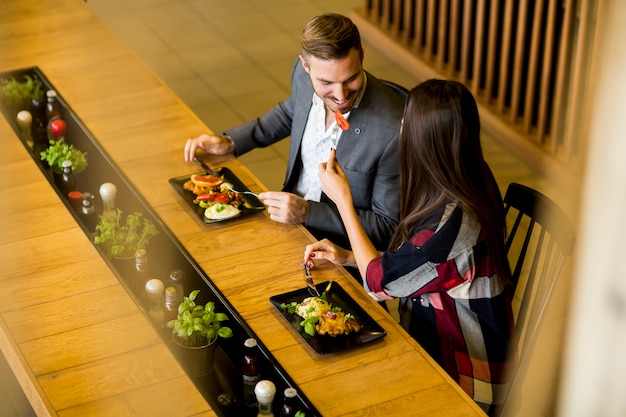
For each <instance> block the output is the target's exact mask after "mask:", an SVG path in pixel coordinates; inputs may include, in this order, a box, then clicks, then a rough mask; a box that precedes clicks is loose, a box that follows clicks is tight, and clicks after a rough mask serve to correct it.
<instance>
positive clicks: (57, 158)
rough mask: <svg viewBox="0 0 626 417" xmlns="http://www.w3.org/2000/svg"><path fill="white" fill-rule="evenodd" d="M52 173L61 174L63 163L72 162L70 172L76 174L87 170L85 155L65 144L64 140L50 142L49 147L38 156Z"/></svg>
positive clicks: (72, 146)
mask: <svg viewBox="0 0 626 417" xmlns="http://www.w3.org/2000/svg"><path fill="white" fill-rule="evenodd" d="M39 155H40V157H41V160H42V161H45V162H46V163H47V164H48V166H49V167H50V169H52V173H54V174H58V175H61V174H63V165H62V164H63V161H71V162H72V172H73V173H74V174H77V173H79V172H81V171H83V170H84V169H85V168H87V153H86V152H83V151H81V150H79V149H77V148H75V147H74V145H72V144H69V143H67V142H65V140H51V141H50V146H49V147H48V148H46V149H45V150H43V151H41V153H40V154H39Z"/></svg>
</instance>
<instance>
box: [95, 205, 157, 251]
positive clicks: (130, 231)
mask: <svg viewBox="0 0 626 417" xmlns="http://www.w3.org/2000/svg"><path fill="white" fill-rule="evenodd" d="M159 233H160V232H159V230H158V229H157V228H156V226H155V225H154V223H152V221H150V219H146V218H144V217H143V215H142V214H141V213H139V212H134V213H131V214H129V215H128V216H126V218H125V219H124V218H123V216H122V211H121V210H120V209H117V210H116V215H115V216H100V220H99V221H98V224H97V225H96V236H95V238H94V243H95V244H96V245H97V246H99V247H100V248H101V249H102V251H103V252H104V253H105V255H106V256H107V257H108V258H109V259H134V257H135V252H137V249H145V248H146V246H148V242H149V241H150V239H152V238H153V237H154V236H156V235H158V234H159Z"/></svg>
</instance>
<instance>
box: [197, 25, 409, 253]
mask: <svg viewBox="0 0 626 417" xmlns="http://www.w3.org/2000/svg"><path fill="white" fill-rule="evenodd" d="M362 65H363V48H362V46H361V39H360V35H359V32H358V29H357V28H356V26H355V25H354V23H352V21H351V20H350V19H348V18H347V17H345V16H341V15H337V14H327V15H322V16H317V17H315V18H313V19H312V20H311V21H310V22H309V23H308V24H307V26H306V27H305V28H304V30H303V32H302V55H300V57H299V59H298V60H297V61H296V64H295V66H294V68H293V71H292V77H291V87H292V92H291V95H290V96H289V97H288V98H287V99H286V100H285V101H283V102H281V103H279V104H278V105H276V106H275V107H274V108H273V109H271V110H270V111H269V112H268V113H266V114H265V115H264V116H262V117H260V118H257V119H254V120H251V121H249V122H247V123H245V124H243V125H241V126H239V127H236V128H233V129H229V130H227V131H226V132H225V133H224V135H223V136H215V135H201V136H199V137H197V138H193V139H189V140H188V141H187V143H186V145H185V159H186V160H192V159H193V157H194V155H195V152H196V150H197V149H198V148H200V149H203V150H204V151H206V152H209V153H213V154H218V155H226V154H229V153H234V154H235V155H242V154H244V153H246V152H248V151H250V150H252V149H254V148H257V147H265V146H269V145H271V144H273V143H276V142H277V141H279V140H282V139H284V138H286V137H288V136H290V137H291V143H290V152H289V162H288V166H287V173H286V177H285V183H284V186H283V190H282V191H280V192H272V191H270V192H264V193H261V194H260V195H259V198H260V199H261V200H262V201H263V203H264V204H265V205H267V207H268V213H269V214H270V218H271V219H273V220H275V221H278V222H282V223H288V224H304V225H305V226H306V227H307V228H308V229H309V230H310V231H311V232H312V233H313V234H314V235H315V236H316V237H317V238H323V237H327V238H329V239H331V240H333V241H335V242H337V243H338V244H340V245H344V246H345V247H349V244H348V240H347V235H346V233H345V229H344V226H343V223H342V221H341V218H340V216H339V213H338V212H337V210H336V208H335V206H334V204H333V203H332V201H330V199H328V198H327V197H326V196H325V195H324V194H323V193H322V192H321V185H320V183H319V178H318V166H319V164H320V163H322V162H325V161H326V160H327V159H328V155H329V153H330V148H335V149H336V150H337V160H338V162H339V163H340V164H341V166H342V168H343V170H344V171H345V172H346V175H347V177H348V179H349V181H350V189H351V191H352V196H353V199H354V205H355V207H356V209H357V211H358V214H359V218H360V220H361V223H362V224H363V226H364V229H365V231H366V232H367V234H368V236H369V237H370V239H371V240H372V242H373V243H374V244H375V246H376V248H377V249H379V250H384V249H386V248H387V244H388V242H389V240H390V238H391V235H392V234H393V231H394V229H395V227H396V225H397V223H398V218H399V204H400V190H399V188H400V187H399V171H398V156H397V147H398V134H399V129H400V122H401V118H402V112H403V108H404V103H403V101H402V99H400V98H399V97H398V96H397V95H396V94H394V92H392V91H391V90H390V89H389V88H388V87H387V86H386V85H384V84H383V83H382V82H381V81H380V80H378V79H377V78H376V77H374V76H373V75H371V74H370V73H368V72H366V71H364V70H363V66H362Z"/></svg>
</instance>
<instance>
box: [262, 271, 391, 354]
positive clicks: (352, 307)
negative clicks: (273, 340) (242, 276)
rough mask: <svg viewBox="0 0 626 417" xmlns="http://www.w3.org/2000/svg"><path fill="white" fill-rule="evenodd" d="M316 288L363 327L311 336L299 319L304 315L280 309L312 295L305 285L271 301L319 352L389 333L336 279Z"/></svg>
mask: <svg viewBox="0 0 626 417" xmlns="http://www.w3.org/2000/svg"><path fill="white" fill-rule="evenodd" d="M315 287H316V288H317V290H318V291H319V292H320V294H321V293H322V292H325V293H326V301H328V302H329V303H330V304H331V305H332V306H333V307H341V309H342V311H344V312H346V313H351V314H352V315H353V316H354V317H355V318H356V321H357V322H359V324H360V325H361V330H359V331H358V332H356V333H351V334H347V335H341V336H335V337H332V336H328V335H323V336H322V335H315V336H310V335H308V334H306V333H305V332H304V329H303V328H302V326H300V322H301V321H302V317H300V316H298V315H297V314H289V313H288V312H287V311H286V310H283V309H282V308H280V305H281V304H283V303H284V304H289V303H291V302H294V301H295V302H296V303H300V302H302V300H304V299H305V298H307V297H310V296H311V294H309V290H308V288H303V289H299V290H295V291H291V292H287V293H284V294H279V295H274V296H272V297H270V302H271V303H272V304H273V305H274V307H275V308H276V310H278V312H279V313H280V314H281V315H282V316H283V317H284V318H285V319H286V320H287V321H288V322H289V323H290V324H291V326H293V328H294V330H295V331H296V332H297V333H298V334H299V335H300V336H301V337H302V338H303V339H304V341H305V342H306V343H307V344H308V345H309V346H310V347H311V348H312V349H313V350H314V351H315V352H316V353H318V354H320V355H327V354H329V353H335V352H340V351H343V350H346V349H351V348H355V347H358V346H361V345H364V344H365V343H369V342H373V341H375V340H379V339H382V338H383V337H385V336H386V335H387V332H386V331H385V329H383V328H382V327H381V326H380V325H379V324H378V323H377V322H376V321H375V320H374V319H372V317H371V316H370V315H369V314H367V312H366V311H365V310H364V309H363V308H362V307H361V306H360V305H359V304H358V303H357V302H356V301H354V299H353V298H352V297H350V295H349V294H348V293H347V292H346V290H344V289H343V288H342V287H341V286H340V285H339V284H338V283H336V282H335V281H326V282H323V283H320V284H316V285H315Z"/></svg>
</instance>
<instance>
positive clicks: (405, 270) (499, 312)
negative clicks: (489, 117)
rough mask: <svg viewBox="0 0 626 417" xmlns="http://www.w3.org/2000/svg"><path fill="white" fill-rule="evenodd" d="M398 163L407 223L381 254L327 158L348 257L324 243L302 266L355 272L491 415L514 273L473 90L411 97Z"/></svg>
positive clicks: (439, 85)
mask: <svg viewBox="0 0 626 417" xmlns="http://www.w3.org/2000/svg"><path fill="white" fill-rule="evenodd" d="M399 159H400V161H399V164H400V183H401V200H400V219H401V220H400V223H399V225H398V227H397V228H396V230H395V234H394V235H393V237H392V240H391V242H390V244H389V248H388V250H387V251H386V252H384V253H382V254H380V253H378V252H377V251H376V249H375V248H374V246H373V245H372V243H371V242H370V241H369V239H368V238H367V235H366V234H365V232H364V231H363V228H362V227H361V225H360V223H359V220H358V217H357V215H356V211H355V209H354V206H353V204H352V196H351V194H350V188H349V184H348V181H347V179H346V177H345V174H344V172H343V170H342V168H341V166H340V165H339V162H338V161H336V159H335V153H334V152H331V156H330V158H329V160H328V162H327V163H324V164H321V165H320V168H319V171H320V179H321V182H322V188H323V191H324V192H325V193H326V194H327V195H328V197H329V198H330V199H332V200H333V202H334V203H335V204H336V205H337V208H338V210H339V213H340V214H341V218H342V221H343V223H344V225H345V227H346V231H347V234H348V237H349V238H350V244H351V246H352V251H348V250H346V249H343V248H341V247H339V246H337V245H335V244H333V243H332V242H330V241H329V240H327V239H325V240H321V241H319V242H316V243H314V244H311V245H308V246H307V247H306V249H305V253H304V261H305V262H307V263H309V264H311V263H312V261H313V260H320V259H326V260H330V261H331V262H333V263H336V264H340V265H345V266H357V267H358V268H359V271H360V273H361V276H362V277H364V278H363V285H364V288H365V290H366V291H367V292H368V293H369V294H370V295H371V296H372V297H373V298H374V299H376V300H377V301H382V300H390V299H393V298H399V299H400V304H399V310H400V311H399V313H400V323H401V324H402V326H403V327H404V328H405V329H406V330H407V331H408V332H409V334H410V335H411V336H412V337H413V338H415V339H416V340H417V341H418V342H419V343H420V345H421V346H422V347H423V348H424V349H425V350H426V351H427V352H428V353H429V354H430V355H431V356H432V357H433V358H434V359H435V360H436V361H437V362H438V363H439V364H440V365H441V366H442V367H443V368H444V369H445V370H446V371H447V372H448V374H450V376H452V378H454V380H455V381H457V383H459V385H460V386H461V387H462V388H463V389H464V390H465V391H466V392H467V393H468V394H469V395H470V396H471V397H472V398H473V399H474V400H475V401H476V402H477V403H478V404H479V405H480V406H481V407H482V408H483V409H485V411H490V410H491V409H492V406H493V405H494V404H497V403H498V402H499V401H498V398H499V397H500V396H501V395H503V394H504V390H505V389H506V387H505V386H504V385H503V384H504V383H505V381H506V370H508V368H507V367H508V365H509V361H510V358H511V357H513V355H510V353H511V352H509V348H510V347H511V346H513V345H512V343H511V342H512V329H513V318H512V317H513V316H512V312H511V302H510V297H509V291H508V285H507V284H508V283H509V281H510V271H509V266H508V262H507V258H506V253H505V250H504V237H505V233H506V231H505V221H504V213H503V204H502V197H501V195H500V192H499V190H498V187H497V184H496V182H495V179H494V177H493V174H492V173H491V170H490V169H489V167H488V165H487V163H486V162H485V160H484V157H483V152H482V147H481V144H480V119H479V116H478V109H477V106H476V102H475V100H474V97H473V96H472V94H471V93H470V92H469V91H468V90H467V88H465V87H464V86H463V85H462V84H460V83H458V82H454V81H444V80H429V81H426V82H424V83H422V84H420V85H418V86H417V87H415V88H414V89H413V90H411V91H410V93H409V96H408V98H407V102H406V106H405V110H404V118H403V124H402V128H401V131H400V139H399Z"/></svg>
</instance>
